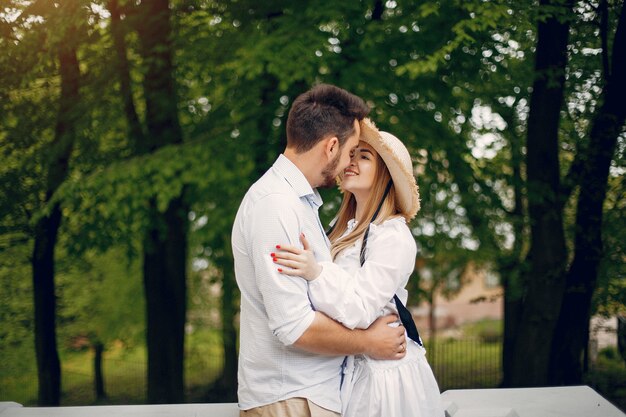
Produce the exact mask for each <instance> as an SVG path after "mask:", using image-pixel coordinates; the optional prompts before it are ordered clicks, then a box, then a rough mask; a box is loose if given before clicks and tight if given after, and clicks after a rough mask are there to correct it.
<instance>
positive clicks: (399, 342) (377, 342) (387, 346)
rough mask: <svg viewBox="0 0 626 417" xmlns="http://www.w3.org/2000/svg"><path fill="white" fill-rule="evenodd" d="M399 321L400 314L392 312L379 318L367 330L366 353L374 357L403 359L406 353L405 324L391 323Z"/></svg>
mask: <svg viewBox="0 0 626 417" xmlns="http://www.w3.org/2000/svg"><path fill="white" fill-rule="evenodd" d="M396 321H398V316H396V315H395V314H391V315H388V316H384V317H380V318H378V319H377V320H376V321H375V322H374V323H372V325H371V326H370V327H369V328H368V329H367V330H365V334H366V337H367V340H368V343H367V351H366V352H365V354H366V355H368V356H370V357H371V358H374V359H402V358H404V356H405V355H406V337H405V336H404V326H402V324H401V325H400V326H398V327H390V326H389V323H393V322H396Z"/></svg>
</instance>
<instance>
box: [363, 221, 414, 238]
mask: <svg viewBox="0 0 626 417" xmlns="http://www.w3.org/2000/svg"><path fill="white" fill-rule="evenodd" d="M370 233H372V234H391V233H392V234H397V235H400V236H402V237H406V238H410V239H411V240H413V235H412V234H411V230H410V229H409V225H408V224H407V222H406V219H405V218H404V217H402V216H395V217H390V218H388V219H386V220H385V221H383V222H382V223H381V224H374V223H372V224H371V226H370Z"/></svg>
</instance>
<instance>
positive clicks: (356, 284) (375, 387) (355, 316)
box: [309, 217, 444, 417]
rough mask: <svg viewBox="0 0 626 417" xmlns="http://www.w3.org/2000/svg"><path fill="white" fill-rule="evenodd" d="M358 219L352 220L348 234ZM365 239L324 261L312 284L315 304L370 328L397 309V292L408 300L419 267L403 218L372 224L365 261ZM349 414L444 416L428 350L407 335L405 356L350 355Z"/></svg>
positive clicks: (347, 322) (345, 402)
mask: <svg viewBox="0 0 626 417" xmlns="http://www.w3.org/2000/svg"><path fill="white" fill-rule="evenodd" d="M355 224H356V222H355V221H354V220H351V221H350V222H349V223H348V230H347V231H346V233H348V232H349V231H350V230H352V228H354V226H355ZM360 251H361V242H360V241H359V242H357V243H356V244H355V245H353V246H352V247H349V248H346V249H345V250H344V251H342V252H341V253H340V254H339V255H338V256H337V258H336V259H335V262H334V263H331V262H322V263H321V265H322V267H323V269H322V273H321V274H320V276H319V277H318V278H317V279H315V280H313V281H311V282H310V283H309V296H310V297H311V301H312V303H313V305H314V306H315V308H316V309H317V310H319V311H322V312H324V313H325V314H327V315H328V316H330V317H332V318H333V319H335V320H337V321H339V322H341V323H342V324H343V325H344V326H346V327H348V328H351V329H354V328H361V329H365V328H367V327H369V325H370V324H371V323H372V322H374V321H375V320H376V319H377V318H378V317H380V316H383V315H387V314H390V313H397V311H396V306H395V303H394V301H393V296H394V294H397V295H398V297H399V298H400V300H401V301H402V302H403V303H405V304H406V300H407V296H408V293H407V291H406V289H405V288H404V287H405V286H406V284H407V282H408V280H409V276H410V275H411V273H412V272H413V269H414V267H415V256H416V253H417V251H416V246H415V240H414V239H413V236H412V235H411V232H410V230H409V228H408V226H407V225H406V222H405V220H404V218H402V217H396V218H393V219H389V220H387V221H385V222H383V223H382V224H380V225H375V224H372V225H371V226H370V232H369V237H368V241H367V248H366V253H365V263H364V264H363V266H362V267H361V265H360V261H359V255H360ZM341 398H342V408H343V409H342V415H343V416H346V417H367V416H371V417H412V416H414V417H443V416H444V411H443V406H442V403H441V397H440V393H439V386H438V385H437V381H436V380H435V377H434V375H433V373H432V370H431V368H430V366H429V365H428V361H427V360H426V350H425V349H424V348H423V347H421V346H419V345H418V344H417V343H415V342H413V341H412V340H411V339H409V338H408V337H407V354H406V356H405V357H404V358H403V359H400V360H384V361H383V360H375V359H372V358H369V357H367V356H365V355H357V356H350V357H348V358H347V361H346V365H345V369H344V376H343V382H342V386H341Z"/></svg>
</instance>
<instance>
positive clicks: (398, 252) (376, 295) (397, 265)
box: [309, 219, 417, 329]
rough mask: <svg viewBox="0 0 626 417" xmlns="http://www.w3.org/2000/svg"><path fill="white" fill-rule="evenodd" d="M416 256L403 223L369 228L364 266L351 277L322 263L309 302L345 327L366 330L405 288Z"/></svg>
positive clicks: (335, 267)
mask: <svg viewBox="0 0 626 417" xmlns="http://www.w3.org/2000/svg"><path fill="white" fill-rule="evenodd" d="M416 254H417V249H416V245H415V240H414V239H413V236H412V235H411V232H410V230H409V228H408V227H407V225H406V224H404V223H403V222H401V221H399V220H395V219H394V220H388V221H387V222H385V223H383V224H382V225H378V226H377V225H371V226H370V236H369V237H368V242H367V248H366V253H365V262H364V264H363V266H361V267H360V268H359V269H358V270H357V271H356V273H355V274H354V275H351V274H349V273H348V272H346V271H345V270H343V269H342V268H341V267H340V266H338V265H336V264H334V263H332V262H322V263H321V265H322V267H323V269H322V273H321V274H320V276H319V277H318V278H317V279H315V280H313V281H311V282H310V283H309V296H310V297H311V301H312V303H313V305H314V306H315V308H316V309H317V310H319V311H322V312H323V313H325V314H327V315H328V316H330V317H332V318H333V319H335V320H337V321H339V322H341V323H342V324H343V325H344V326H346V327H348V328H350V329H354V328H360V329H365V328H367V327H369V326H370V324H372V322H373V321H374V320H376V318H378V316H379V315H380V311H381V310H382V308H383V307H384V306H385V305H386V304H387V303H388V302H389V301H390V300H391V299H392V298H393V296H394V294H395V293H396V292H397V291H398V289H399V288H402V287H404V286H405V285H406V283H407V281H408V278H409V276H410V275H411V273H412V272H413V269H414V268H415V256H416ZM357 262H358V261H357Z"/></svg>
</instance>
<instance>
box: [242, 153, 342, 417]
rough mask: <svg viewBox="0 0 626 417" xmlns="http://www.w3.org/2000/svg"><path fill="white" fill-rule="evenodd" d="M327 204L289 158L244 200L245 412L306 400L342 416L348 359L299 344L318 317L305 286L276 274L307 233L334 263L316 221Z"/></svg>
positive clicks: (322, 258)
mask: <svg viewBox="0 0 626 417" xmlns="http://www.w3.org/2000/svg"><path fill="white" fill-rule="evenodd" d="M321 204H322V199H321V197H320V195H319V193H318V192H317V190H314V189H313V188H311V185H310V184H309V182H308V181H307V179H306V178H305V176H304V174H302V172H301V171H300V170H299V169H298V168H297V167H296V166H295V165H294V164H293V163H292V162H291V161H290V160H289V159H287V158H286V157H285V156H284V155H280V156H279V157H278V159H277V160H276V162H275V163H274V165H273V166H272V168H270V169H269V170H268V171H267V172H266V173H265V174H264V175H263V176H262V177H261V178H260V179H259V180H258V181H257V182H256V183H255V184H254V185H252V187H250V189H249V190H248V193H247V194H246V195H245V197H244V199H243V201H242V202H241V205H240V207H239V211H238V212H237V217H236V218H235V222H234V224H233V233H232V247H233V256H234V259H235V276H236V278H237V284H238V286H239V289H240V290H241V316H240V329H241V330H240V347H239V372H238V379H239V389H238V397H239V407H240V408H241V409H242V410H247V409H250V408H254V407H258V406H262V405H266V404H270V403H274V402H277V401H281V400H284V399H288V398H294V397H304V398H308V399H309V400H311V401H313V402H314V403H316V404H317V405H319V406H321V407H324V408H326V409H329V410H332V411H335V412H340V410H341V403H340V396H339V392H340V382H341V381H340V375H341V364H342V362H343V359H344V357H343V356H334V357H330V356H321V355H316V354H313V353H309V352H305V351H304V350H301V349H298V348H296V347H294V346H292V345H293V343H294V342H295V341H296V340H298V339H299V338H300V336H302V334H303V333H304V332H305V330H306V329H307V328H308V327H309V326H310V325H311V323H312V322H313V319H314V317H315V312H314V310H313V307H312V306H311V302H310V300H309V297H308V293H307V286H308V284H307V282H306V281H305V280H303V279H302V278H299V277H289V276H287V275H283V274H280V273H279V272H278V267H277V265H276V264H275V263H274V262H273V260H272V257H271V256H270V253H272V252H275V251H276V245H277V244H280V243H285V244H290V245H294V246H300V247H301V244H300V240H299V236H300V233H304V234H305V235H306V237H307V240H308V241H309V242H310V244H311V249H312V250H313V251H314V252H315V256H316V258H317V260H318V261H319V262H322V261H330V260H331V257H330V252H329V247H328V240H327V238H326V235H325V234H324V231H323V229H322V225H321V223H320V220H319V216H318V208H319V206H320V205H321Z"/></svg>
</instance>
